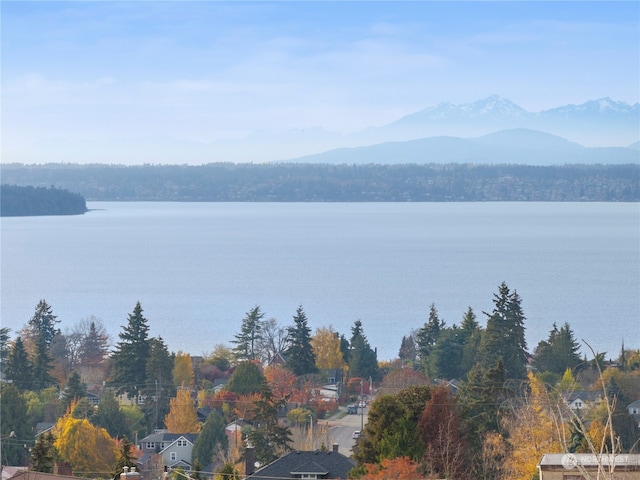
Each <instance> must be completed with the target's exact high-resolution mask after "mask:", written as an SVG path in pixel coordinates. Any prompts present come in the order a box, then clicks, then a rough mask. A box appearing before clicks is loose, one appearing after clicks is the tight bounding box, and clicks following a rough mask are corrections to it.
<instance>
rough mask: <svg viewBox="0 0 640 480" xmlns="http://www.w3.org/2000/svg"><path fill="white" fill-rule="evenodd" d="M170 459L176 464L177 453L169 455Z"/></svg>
mask: <svg viewBox="0 0 640 480" xmlns="http://www.w3.org/2000/svg"><path fill="white" fill-rule="evenodd" d="M169 458H170V459H171V461H172V462H175V461H176V460H177V459H178V455H177V454H176V452H171V453H170V454H169Z"/></svg>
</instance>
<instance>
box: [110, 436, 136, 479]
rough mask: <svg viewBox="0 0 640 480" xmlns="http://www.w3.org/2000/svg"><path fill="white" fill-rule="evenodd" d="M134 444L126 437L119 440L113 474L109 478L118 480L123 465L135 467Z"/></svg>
mask: <svg viewBox="0 0 640 480" xmlns="http://www.w3.org/2000/svg"><path fill="white" fill-rule="evenodd" d="M134 449H135V445H133V444H132V443H131V442H130V441H129V440H127V439H126V438H124V439H122V440H121V441H120V445H119V448H118V454H117V457H116V464H115V465H114V469H113V474H112V475H111V478H113V480H118V479H119V478H120V474H121V473H122V472H124V467H135V466H136V463H137V462H136V458H135V456H134Z"/></svg>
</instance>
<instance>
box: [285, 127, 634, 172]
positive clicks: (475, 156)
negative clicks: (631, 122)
mask: <svg viewBox="0 0 640 480" xmlns="http://www.w3.org/2000/svg"><path fill="white" fill-rule="evenodd" d="M291 162H294V163H327V164H368V163H375V164H405V163H416V164H429V163H473V164H518V165H564V164H590V165H591V164H604V165H613V164H632V163H633V164H637V163H640V143H638V142H636V143H635V144H633V145H630V146H629V147H584V146H582V145H580V144H578V143H574V142H570V141H568V140H566V139H564V138H562V137H558V136H556V135H551V134H548V133H543V132H539V131H535V130H529V129H524V128H518V129H508V130H500V131H498V132H494V133H491V134H488V135H483V136H481V137H476V138H459V137H450V136H438V137H429V138H421V139H417V140H407V141H402V142H385V143H380V144H376V145H370V146H364V147H353V148H338V149H333V150H329V151H326V152H323V153H318V154H314V155H307V156H303V157H299V158H295V159H293V160H291Z"/></svg>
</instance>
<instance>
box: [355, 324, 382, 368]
mask: <svg viewBox="0 0 640 480" xmlns="http://www.w3.org/2000/svg"><path fill="white" fill-rule="evenodd" d="M349 376H350V377H351V378H353V377H360V378H365V379H367V378H369V377H371V379H372V380H376V381H377V380H379V379H380V370H379V368H378V357H377V355H376V352H375V351H374V350H373V349H372V348H371V347H370V346H369V342H368V341H367V337H366V336H365V335H364V331H363V329H362V322H361V321H360V320H356V321H355V323H354V325H353V327H352V328H351V348H350V351H349Z"/></svg>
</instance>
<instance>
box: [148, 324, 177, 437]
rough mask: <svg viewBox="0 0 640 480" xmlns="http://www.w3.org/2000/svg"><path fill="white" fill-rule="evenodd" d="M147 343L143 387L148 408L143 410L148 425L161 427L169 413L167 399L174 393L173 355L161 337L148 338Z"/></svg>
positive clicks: (173, 395)
mask: <svg viewBox="0 0 640 480" xmlns="http://www.w3.org/2000/svg"><path fill="white" fill-rule="evenodd" d="M149 344H150V352H149V359H148V360H147V367H146V374H147V385H146V387H145V389H144V393H145V394H146V396H147V400H146V402H145V404H146V405H147V406H148V407H149V408H148V409H146V410H145V416H146V417H147V423H148V424H149V425H151V426H155V428H161V421H162V419H163V418H164V417H165V416H166V415H167V414H168V413H169V399H170V398H171V397H175V395H176V386H175V385H174V383H173V375H172V369H173V364H174V355H173V354H171V353H169V349H168V347H167V345H166V344H165V343H164V340H163V339H162V337H157V338H152V339H150V340H149Z"/></svg>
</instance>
